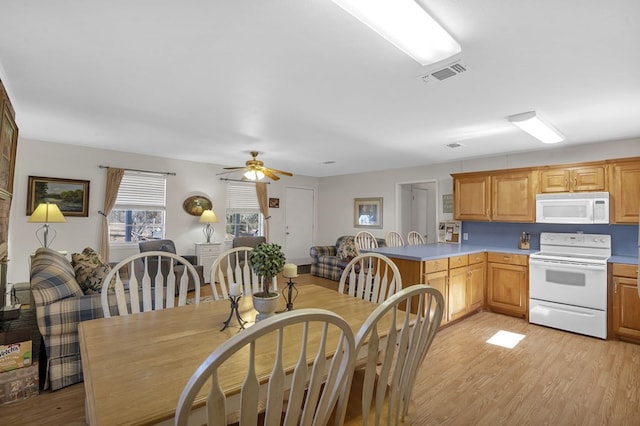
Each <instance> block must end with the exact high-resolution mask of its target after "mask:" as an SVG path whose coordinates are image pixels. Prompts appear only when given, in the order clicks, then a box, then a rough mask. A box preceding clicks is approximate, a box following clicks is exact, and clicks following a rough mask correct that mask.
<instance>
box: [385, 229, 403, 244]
mask: <svg viewBox="0 0 640 426" xmlns="http://www.w3.org/2000/svg"><path fill="white" fill-rule="evenodd" d="M384 243H385V244H386V245H387V247H401V246H403V245H404V240H403V239H402V235H400V234H399V233H398V232H396V231H389V232H387V234H386V235H385V237H384Z"/></svg>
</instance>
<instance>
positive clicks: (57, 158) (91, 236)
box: [7, 138, 318, 283]
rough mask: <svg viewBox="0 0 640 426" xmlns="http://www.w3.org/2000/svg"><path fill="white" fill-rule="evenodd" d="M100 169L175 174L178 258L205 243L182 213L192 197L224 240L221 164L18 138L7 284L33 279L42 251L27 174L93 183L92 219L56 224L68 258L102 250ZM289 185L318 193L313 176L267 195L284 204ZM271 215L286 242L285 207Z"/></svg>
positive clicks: (170, 208) (170, 221) (171, 224)
mask: <svg viewBox="0 0 640 426" xmlns="http://www.w3.org/2000/svg"><path fill="white" fill-rule="evenodd" d="M100 165H105V166H111V167H122V168H132V169H142V170H153V171H161V172H174V173H176V176H169V177H168V178H167V211H166V224H167V225H166V236H167V238H170V239H172V240H174V242H175V244H176V249H177V251H178V253H179V254H194V252H195V246H194V243H196V242H201V241H204V235H203V233H202V228H203V226H202V225H201V224H199V223H198V218H197V217H195V216H191V215H189V214H187V213H186V212H184V210H183V209H182V203H183V201H184V200H185V199H186V198H187V197H189V196H190V195H196V194H199V195H206V196H207V197H208V198H209V199H210V200H211V201H212V203H213V209H214V210H215V211H216V213H218V219H219V220H221V221H220V222H219V223H216V224H214V229H215V233H214V236H213V240H215V241H221V240H222V239H223V238H224V230H225V224H224V216H225V215H224V211H225V209H226V182H224V181H221V180H220V176H216V173H219V172H221V171H222V167H223V166H220V165H213V164H205V163H196V162H190V161H181V160H173V159H168V158H161V157H151V156H144V155H137V154H129V153H123V152H118V151H109V150H103V149H94V148H86V147H80V146H74V145H65V144H55V143H47V142H40V141H34V140H29V139H24V138H20V139H19V141H18V151H17V156H16V171H15V178H14V188H13V194H14V197H13V200H12V204H11V218H10V223H9V259H10V262H9V266H8V269H7V281H8V282H13V283H15V282H21V281H28V280H29V261H28V260H29V255H30V254H31V253H33V252H34V251H35V250H36V249H37V248H38V247H40V243H39V242H38V240H37V239H36V237H35V231H36V229H38V227H40V226H41V224H35V223H27V219H28V216H27V215H26V206H27V181H28V177H29V176H44V177H56V178H65V179H83V180H89V181H90V186H89V217H68V218H67V222H66V223H56V224H52V225H51V227H52V228H53V229H55V230H56V231H57V237H56V239H55V240H54V241H53V243H52V244H51V248H53V249H56V250H66V251H67V252H68V253H69V255H71V253H74V252H80V251H82V249H84V248H85V247H87V246H91V247H94V248H96V249H97V248H99V246H100V223H101V222H100V217H101V216H100V215H99V214H98V210H102V208H103V206H104V189H105V180H106V170H105V169H101V168H99V167H98V166H100ZM285 185H296V186H298V187H304V188H312V189H314V190H315V191H316V192H317V191H318V179H317V178H312V177H306V176H293V177H288V178H285V179H281V180H280V181H278V182H273V183H270V184H269V185H268V187H267V191H268V194H269V197H275V198H280V199H281V202H280V205H281V206H282V205H283V204H284V203H285V202H286V200H283V197H284V194H285V192H284V188H285ZM269 213H270V215H271V222H270V234H271V241H272V242H277V243H279V244H283V243H284V227H285V223H284V208H282V207H281V208H279V209H270V212H269ZM135 252H137V246H133V247H132V248H131V249H130V250H125V251H116V252H114V251H112V252H111V255H110V260H111V261H117V260H121V259H122V258H124V257H126V256H127V255H128V254H131V253H135Z"/></svg>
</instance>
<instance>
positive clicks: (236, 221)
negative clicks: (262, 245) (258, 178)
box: [226, 182, 263, 237]
mask: <svg viewBox="0 0 640 426" xmlns="http://www.w3.org/2000/svg"><path fill="white" fill-rule="evenodd" d="M226 231H227V235H229V236H231V237H253V236H260V235H263V230H262V214H261V213H260V205H259V204H258V197H257V195H256V188H255V184H245V183H241V182H228V183H227V229H226Z"/></svg>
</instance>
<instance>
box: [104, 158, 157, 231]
mask: <svg viewBox="0 0 640 426" xmlns="http://www.w3.org/2000/svg"><path fill="white" fill-rule="evenodd" d="M166 194H167V178H166V176H165V175H158V174H155V173H144V172H133V171H125V173H124V176H123V177H122V182H121V183H120V188H118V198H117V199H116V204H115V206H114V207H113V210H111V213H109V216H108V222H109V242H110V243H137V242H138V241H143V240H155V239H162V238H164V228H165V222H164V221H165V206H166Z"/></svg>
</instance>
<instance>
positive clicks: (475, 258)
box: [469, 252, 487, 265]
mask: <svg viewBox="0 0 640 426" xmlns="http://www.w3.org/2000/svg"><path fill="white" fill-rule="evenodd" d="M486 260H487V253H485V252H482V253H474V254H470V255H469V265H474V264H476V263H482V262H484V261H486Z"/></svg>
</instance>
